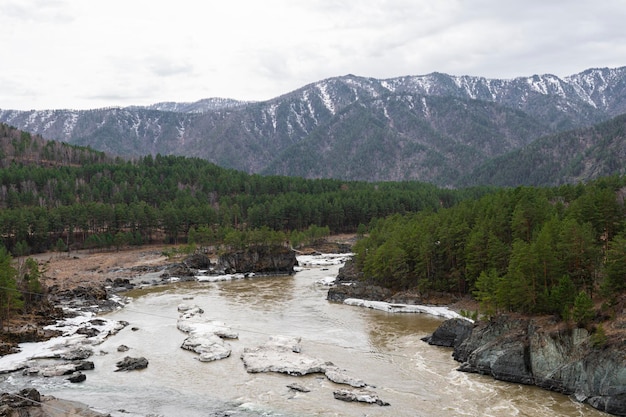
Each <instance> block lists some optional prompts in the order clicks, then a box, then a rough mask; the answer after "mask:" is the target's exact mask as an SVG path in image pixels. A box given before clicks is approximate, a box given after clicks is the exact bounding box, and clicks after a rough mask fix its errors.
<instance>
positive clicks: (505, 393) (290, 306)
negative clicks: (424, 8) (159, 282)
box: [3, 266, 605, 417]
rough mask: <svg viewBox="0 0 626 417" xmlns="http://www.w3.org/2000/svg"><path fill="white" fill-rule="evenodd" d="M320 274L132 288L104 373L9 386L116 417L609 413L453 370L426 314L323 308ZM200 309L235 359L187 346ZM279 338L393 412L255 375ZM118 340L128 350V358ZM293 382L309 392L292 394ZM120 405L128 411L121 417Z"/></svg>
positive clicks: (104, 354) (318, 387) (14, 381)
mask: <svg viewBox="0 0 626 417" xmlns="http://www.w3.org/2000/svg"><path fill="white" fill-rule="evenodd" d="M338 268H339V267H338V266H331V267H329V269H328V270H322V269H320V268H311V269H307V270H304V271H302V272H298V273H297V274H295V275H294V276H280V277H268V278H262V277H256V278H251V279H245V280H236V281H232V282H218V283H197V282H181V283H176V284H172V285H170V286H167V287H152V288H146V289H137V290H133V291H131V292H130V293H128V295H129V296H130V297H132V298H133V301H132V302H131V303H130V304H129V305H128V306H127V307H126V308H124V309H122V310H120V311H117V312H114V313H111V314H109V315H108V317H109V318H113V319H116V320H125V321H128V322H129V323H130V326H128V327H127V328H125V329H124V330H122V331H121V332H120V333H119V334H118V335H116V336H114V337H112V338H109V339H108V340H106V341H105V342H104V343H103V344H101V345H99V346H97V347H96V348H95V350H96V355H94V356H93V357H92V358H91V359H92V360H93V361H94V363H95V365H96V369H95V370H93V371H88V372H86V374H87V381H85V382H84V383H82V384H70V383H69V382H67V381H66V380H64V379H63V378H47V379H34V378H27V377H22V376H19V375H16V374H15V375H11V376H9V377H5V380H4V382H3V385H4V386H3V388H6V387H11V389H9V390H13V391H15V390H17V389H20V388H22V387H25V386H35V387H41V388H44V389H42V391H43V392H44V393H47V394H52V395H56V396H58V397H61V398H68V399H74V400H79V401H84V402H86V403H88V404H90V405H92V406H95V407H96V408H98V409H101V410H106V411H107V412H111V413H112V415H114V416H125V417H129V416H130V417H132V416H146V415H152V416H163V417H177V416H183V415H184V416H186V417H196V416H197V417H200V416H213V415H229V416H233V417H234V416H244V415H255V416H258V415H264V416H303V417H305V416H348V417H363V416H370V417H377V416H386V417H389V416H394V417H395V416H406V417H408V416H411V417H413V416H494V417H500V416H511V415H520V416H540V417H541V416H544V417H547V416H550V417H551V416H585V417H594V416H602V415H605V414H603V413H600V412H598V411H596V410H593V409H591V408H590V407H587V406H583V405H581V404H578V403H575V402H573V401H571V400H570V399H569V398H567V397H565V396H561V395H558V394H554V393H550V392H546V391H543V390H540V389H536V388H533V387H527V386H521V385H517V384H507V383H503V382H498V381H494V380H492V379H491V378H488V377H484V376H480V375H473V374H464V373H460V372H457V371H456V368H457V367H458V364H457V363H456V362H454V361H453V360H452V359H451V350H450V349H443V348H436V347H432V346H429V345H428V344H426V343H424V342H422V341H421V340H420V339H421V337H423V336H425V335H427V334H429V333H432V331H433V330H434V329H435V328H436V327H437V326H438V325H439V324H440V323H441V321H442V320H441V319H439V318H435V317H431V316H428V315H424V314H390V313H386V312H382V311H377V310H369V309H363V308H359V307H351V306H346V305H343V304H336V303H329V302H327V301H326V292H327V287H324V286H321V285H318V284H316V281H317V280H319V279H321V278H324V277H327V276H329V275H336V273H337V270H338ZM180 303H195V304H198V305H199V306H200V307H201V308H202V309H204V311H205V316H206V318H207V319H212V320H219V321H223V322H225V323H226V324H227V325H228V326H229V327H231V328H232V329H233V330H236V331H237V332H239V339H238V340H233V341H228V343H229V344H230V345H231V348H232V355H231V357H230V358H227V359H224V360H221V361H217V362H211V363H201V362H199V361H197V360H196V359H195V358H196V355H195V354H193V353H191V352H188V351H184V350H182V349H180V345H181V343H182V341H183V340H184V338H185V334H183V333H182V332H180V331H179V330H178V329H177V328H176V321H177V317H178V312H177V306H178V305H179V304H180ZM132 328H135V329H137V330H136V331H133V330H132ZM270 335H288V336H298V337H302V350H303V353H305V354H307V355H309V356H312V357H316V358H320V359H323V360H325V361H331V362H333V363H334V364H335V365H337V366H339V367H340V368H342V369H345V370H346V371H348V372H349V373H350V374H351V375H353V376H355V377H358V378H360V379H363V380H364V381H366V382H367V383H369V384H370V385H372V386H375V388H374V390H375V391H376V392H377V393H378V395H379V396H380V397H381V398H382V399H383V400H384V401H387V402H389V403H390V404H391V406H390V407H379V406H376V405H364V404H355V403H344V402H341V401H337V400H335V399H334V398H333V390H335V389H338V388H342V387H341V386H337V385H335V384H334V383H332V382H330V381H328V380H327V379H326V378H324V377H323V376H320V375H310V376H305V377H301V378H297V377H291V376H287V375H279V374H248V373H247V372H246V371H245V369H244V367H243V364H242V362H241V359H240V356H241V353H242V352H243V349H245V348H246V347H254V346H256V345H258V344H260V343H263V342H264V341H265V340H267V338H268V336H270ZM121 344H124V345H126V346H129V347H130V351H128V352H125V353H121V352H118V351H117V347H118V346H119V345H121ZM126 355H129V356H134V357H137V356H145V357H146V358H147V359H148V360H149V361H150V364H149V366H148V368H147V369H145V370H143V371H139V372H129V373H125V374H124V373H117V372H113V370H114V369H115V362H116V361H118V360H120V359H121V358H122V357H123V356H126ZM293 382H297V383H298V384H300V385H302V386H304V387H306V388H308V389H310V392H308V393H300V392H294V391H292V390H290V389H289V388H287V385H288V384H290V383H293ZM120 409H123V410H125V411H124V412H120V411H116V410H120Z"/></svg>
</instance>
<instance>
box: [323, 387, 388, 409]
mask: <svg viewBox="0 0 626 417" xmlns="http://www.w3.org/2000/svg"><path fill="white" fill-rule="evenodd" d="M333 396H334V397H335V399H337V400H341V401H348V402H362V403H368V404H378V405H380V406H387V405H389V403H388V402H385V401H383V400H381V399H380V398H379V397H378V395H377V394H376V393H375V392H372V391H369V390H347V389H340V390H336V391H333Z"/></svg>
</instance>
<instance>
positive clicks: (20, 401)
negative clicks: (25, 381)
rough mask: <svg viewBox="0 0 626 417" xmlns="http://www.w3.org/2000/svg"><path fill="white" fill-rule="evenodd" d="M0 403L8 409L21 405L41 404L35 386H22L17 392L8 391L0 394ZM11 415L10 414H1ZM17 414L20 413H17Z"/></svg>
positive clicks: (34, 405) (36, 405) (33, 405)
mask: <svg viewBox="0 0 626 417" xmlns="http://www.w3.org/2000/svg"><path fill="white" fill-rule="evenodd" d="M0 405H2V406H3V407H5V406H6V407H7V408H8V409H16V408H23V407H39V406H40V405H41V394H39V391H37V390H36V389H35V388H24V389H23V390H21V391H20V392H18V393H17V394H11V393H8V392H5V393H3V394H2V395H0ZM2 415H11V414H2ZM18 415H22V414H21V413H18Z"/></svg>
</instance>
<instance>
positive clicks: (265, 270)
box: [218, 246, 298, 275]
mask: <svg viewBox="0 0 626 417" xmlns="http://www.w3.org/2000/svg"><path fill="white" fill-rule="evenodd" d="M297 262H298V261H297V260H296V253H295V252H294V251H292V250H291V249H289V248H287V247H284V246H271V247H270V246H250V247H248V248H246V249H244V250H239V251H233V252H228V253H225V254H223V255H221V256H220V258H219V260H218V269H223V270H224V271H225V272H226V273H228V274H234V273H243V274H247V273H251V272H254V273H255V274H289V275H290V274H292V273H293V267H294V266H296V265H297Z"/></svg>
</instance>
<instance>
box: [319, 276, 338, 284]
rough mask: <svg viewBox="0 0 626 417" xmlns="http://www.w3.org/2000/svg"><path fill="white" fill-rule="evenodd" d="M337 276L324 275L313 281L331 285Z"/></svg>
mask: <svg viewBox="0 0 626 417" xmlns="http://www.w3.org/2000/svg"><path fill="white" fill-rule="evenodd" d="M336 280H337V277H330V276H329V277H324V278H321V279H318V280H317V281H315V283H316V284H320V285H326V286H331V285H334V284H335V281H336Z"/></svg>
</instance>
